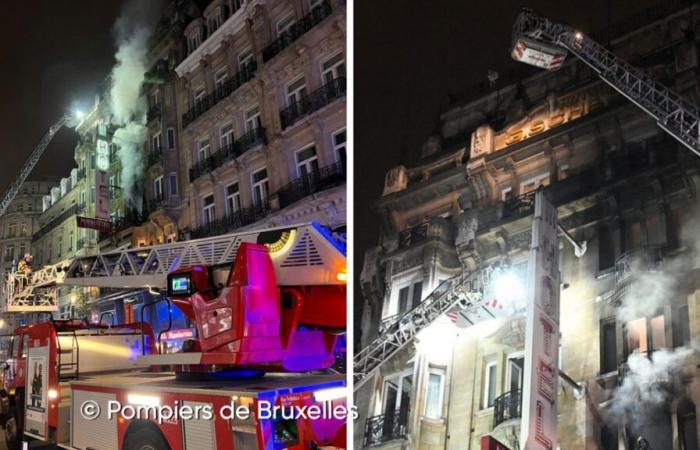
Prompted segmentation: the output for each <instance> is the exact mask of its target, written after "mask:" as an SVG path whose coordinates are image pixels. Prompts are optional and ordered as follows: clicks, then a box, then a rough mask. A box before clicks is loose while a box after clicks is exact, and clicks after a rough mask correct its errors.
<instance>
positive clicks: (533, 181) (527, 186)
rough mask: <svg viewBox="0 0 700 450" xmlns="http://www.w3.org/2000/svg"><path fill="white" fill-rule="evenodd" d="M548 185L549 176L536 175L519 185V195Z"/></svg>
mask: <svg viewBox="0 0 700 450" xmlns="http://www.w3.org/2000/svg"><path fill="white" fill-rule="evenodd" d="M548 185H549V174H548V173H547V174H543V175H538V176H536V177H533V178H530V179H529V180H526V181H523V182H522V183H520V195H522V194H527V193H528V192H532V191H534V190H535V189H537V188H538V187H540V186H548Z"/></svg>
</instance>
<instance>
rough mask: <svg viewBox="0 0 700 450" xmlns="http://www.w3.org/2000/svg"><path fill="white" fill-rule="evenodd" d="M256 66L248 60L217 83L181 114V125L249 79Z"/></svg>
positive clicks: (193, 119) (186, 124)
mask: <svg viewBox="0 0 700 450" xmlns="http://www.w3.org/2000/svg"><path fill="white" fill-rule="evenodd" d="M257 68H258V65H257V63H256V62H255V61H250V62H249V63H248V64H246V65H245V66H244V67H242V68H241V70H239V71H238V72H236V73H235V74H234V75H233V76H232V77H231V78H229V79H227V80H226V81H225V82H223V83H221V85H219V86H218V87H217V88H216V89H215V90H214V92H212V93H211V94H209V95H206V96H204V98H202V99H201V100H199V101H197V102H195V104H194V105H193V106H192V108H190V109H189V110H188V111H187V112H186V113H185V114H183V115H182V126H183V127H187V126H188V125H189V124H191V123H192V122H194V121H195V120H197V118H199V117H200V116H201V115H202V114H204V113H205V112H207V111H209V110H210V109H211V108H213V107H214V105H216V104H217V103H219V102H220V101H221V100H223V99H225V98H226V97H228V96H229V95H231V94H232V93H233V92H234V91H236V90H237V89H238V88H239V87H241V86H243V85H244V84H245V83H247V82H248V81H250V79H251V78H253V75H254V74H255V71H256V70H257Z"/></svg>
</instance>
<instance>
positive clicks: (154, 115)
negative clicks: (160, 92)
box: [146, 104, 163, 122]
mask: <svg viewBox="0 0 700 450" xmlns="http://www.w3.org/2000/svg"><path fill="white" fill-rule="evenodd" d="M162 113H163V111H162V109H161V106H160V104H157V105H151V106H149V107H148V111H147V112H146V121H147V122H150V121H151V120H155V119H160V116H161V114H162Z"/></svg>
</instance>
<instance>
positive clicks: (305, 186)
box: [278, 162, 346, 208]
mask: <svg viewBox="0 0 700 450" xmlns="http://www.w3.org/2000/svg"><path fill="white" fill-rule="evenodd" d="M345 175H346V174H345V164H344V163H342V162H339V163H335V164H331V165H330V166H326V167H321V168H320V169H319V170H317V171H315V172H312V173H309V174H306V175H304V176H302V177H299V178H297V179H295V180H292V181H291V182H290V183H289V184H287V185H286V186H284V187H283V188H282V189H280V191H279V192H278V196H279V200H280V208H285V207H287V206H289V205H291V204H292V203H295V202H297V201H299V200H301V199H302V198H304V197H307V196H309V195H311V194H315V193H316V192H320V191H324V190H326V189H330V188H334V187H336V186H340V185H342V184H343V183H345Z"/></svg>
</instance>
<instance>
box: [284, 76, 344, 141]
mask: <svg viewBox="0 0 700 450" xmlns="http://www.w3.org/2000/svg"><path fill="white" fill-rule="evenodd" d="M345 89H346V85H345V78H336V79H335V80H333V81H331V82H330V83H326V84H324V85H323V86H322V87H321V88H320V89H317V90H315V91H314V92H312V93H311V94H309V95H307V96H305V97H302V98H301V99H300V100H299V101H297V102H295V103H292V104H291V105H289V106H288V107H287V108H285V109H283V110H282V111H280V120H281V122H282V129H283V130H284V129H286V128H289V127H291V126H292V125H294V124H295V123H296V122H297V121H298V120H299V119H301V118H303V117H306V116H308V115H309V114H311V113H313V112H315V111H318V110H319V109H321V108H323V107H324V106H326V105H329V104H330V103H331V102H332V101H333V100H336V99H338V98H340V97H343V96H344V95H345Z"/></svg>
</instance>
